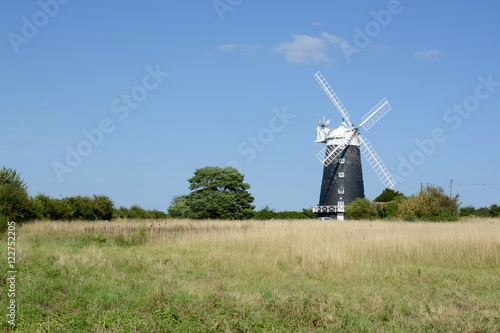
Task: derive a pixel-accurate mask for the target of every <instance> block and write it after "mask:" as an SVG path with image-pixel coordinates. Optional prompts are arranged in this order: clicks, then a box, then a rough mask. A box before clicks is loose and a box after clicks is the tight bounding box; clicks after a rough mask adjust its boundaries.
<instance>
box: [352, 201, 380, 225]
mask: <svg viewBox="0 0 500 333" xmlns="http://www.w3.org/2000/svg"><path fill="white" fill-rule="evenodd" d="M345 213H346V217H347V218H348V219H352V220H367V219H370V220H372V219H375V218H376V217H377V215H378V214H377V205H376V204H374V203H373V202H370V200H368V199H366V198H356V199H354V201H352V202H351V203H349V204H348V205H347V206H346V208H345Z"/></svg>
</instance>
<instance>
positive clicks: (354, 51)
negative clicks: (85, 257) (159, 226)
mask: <svg viewBox="0 0 500 333" xmlns="http://www.w3.org/2000/svg"><path fill="white" fill-rule="evenodd" d="M0 16H1V17H0V32H1V34H2V35H3V38H2V42H1V44H0V52H1V53H0V54H1V58H2V59H3V64H4V66H2V68H1V76H0V77H1V79H0V88H1V91H2V94H0V105H1V110H2V117H1V123H0V142H1V145H0V164H1V165H5V166H7V167H10V168H15V169H17V170H18V171H20V172H21V174H22V176H23V177H24V179H25V181H26V182H27V184H28V190H29V193H30V195H36V194H37V193H45V194H48V195H50V196H53V197H66V196H73V195H93V194H104V195H108V196H109V197H111V198H112V199H113V200H114V202H115V204H116V205H117V206H120V205H124V206H130V205H132V204H139V205H141V206H142V207H144V208H148V209H153V208H155V209H160V210H165V209H166V208H167V207H168V205H169V204H170V201H171V199H172V197H173V196H175V195H180V194H187V193H188V182H187V179H188V178H189V177H191V176H192V174H193V172H194V170H196V169H197V168H200V167H203V166H207V165H217V166H221V167H222V166H226V165H233V166H237V167H238V168H239V169H240V171H241V172H242V173H243V174H244V175H245V180H246V181H247V182H249V183H250V185H251V189H250V192H251V193H252V194H253V195H254V197H255V202H254V204H255V205H256V206H257V208H258V209H259V208H261V207H263V206H265V205H268V206H269V207H271V208H274V209H277V210H300V209H302V208H307V207H311V206H313V205H316V204H317V202H318V198H319V190H320V182H321V176H322V164H321V163H320V162H319V161H318V160H317V158H316V156H315V155H316V153H317V152H318V151H320V150H321V149H322V148H323V147H322V145H320V144H315V143H314V140H315V138H316V133H315V126H316V121H317V119H318V118H320V117H322V116H323V115H325V116H326V117H328V118H330V119H331V120H332V124H335V125H337V124H340V122H341V118H340V116H339V114H338V112H337V111H336V110H335V108H334V106H333V105H332V104H331V102H330V101H329V99H328V98H327V96H326V95H325V93H324V92H323V91H322V89H321V87H320V86H319V85H318V83H317V82H316V80H315V79H314V77H313V75H314V73H315V72H316V71H321V72H322V74H323V75H324V76H325V77H326V79H327V80H328V81H329V83H330V84H331V86H332V87H333V89H334V90H335V91H336V93H337V95H338V96H339V97H340V99H341V100H342V102H343V104H344V106H345V107H346V109H347V110H348V112H349V113H350V115H351V122H353V123H355V124H356V123H359V122H360V119H361V117H362V116H363V115H364V114H365V113H366V112H368V111H369V110H370V109H371V108H372V107H373V106H374V105H375V104H376V103H378V102H379V101H380V100H381V99H382V98H383V97H386V98H387V99H388V100H389V103H390V104H391V107H392V110H391V112H389V113H388V114H387V115H386V116H385V117H384V118H383V119H381V120H380V121H379V122H378V123H377V124H376V125H375V126H374V127H373V128H372V129H370V131H369V132H368V133H366V134H365V135H364V136H365V137H366V138H368V139H369V140H370V142H371V143H372V144H373V146H374V148H375V150H376V151H377V153H378V154H379V155H380V157H381V158H382V160H383V162H384V163H385V165H386V167H387V168H388V169H389V170H390V171H391V173H392V174H393V176H394V177H395V178H396V180H397V184H396V186H395V188H394V189H396V190H399V191H401V192H403V193H405V194H406V195H411V194H414V193H416V192H417V191H418V189H419V187H420V184H421V183H424V184H426V183H432V184H435V185H438V186H442V187H443V188H445V189H446V191H448V190H449V188H448V186H449V183H450V179H453V180H454V181H453V192H454V193H459V194H460V197H461V201H462V203H463V205H469V204H471V205H474V206H476V207H479V206H489V205H491V204H492V203H500V195H499V194H500V174H499V169H500V154H499V153H498V144H499V143H500V131H499V130H498V125H499V123H500V66H499V59H500V33H499V32H500V20H499V19H498V18H499V17H500V3H498V2H496V1H482V2H477V1H460V2H456V1H453V2H452V1H440V2H436V1H430V0H422V1H410V0H401V1H396V0H390V1H363V2H361V3H360V2H356V3H354V2H351V1H331V0H315V1H264V0H254V1H247V0H218V1H208V0H207V1H192V0H190V1H127V2H124V1H106V2H102V1H76V0H73V1H68V0H64V1H63V0H59V1H56V0H40V1H38V2H37V1H22V2H21V1H13V0H9V1H6V2H5V3H4V8H3V10H2V11H1V13H0ZM363 162H365V160H363ZM363 170H364V180H365V194H366V196H367V197H368V198H370V199H373V198H374V197H375V196H377V195H378V194H380V192H381V191H382V190H383V185H382V183H381V182H380V181H379V179H378V178H377V176H376V175H375V173H374V172H373V171H372V170H371V168H370V166H369V165H368V164H367V163H365V164H364V165H363Z"/></svg>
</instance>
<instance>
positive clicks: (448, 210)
mask: <svg viewBox="0 0 500 333" xmlns="http://www.w3.org/2000/svg"><path fill="white" fill-rule="evenodd" d="M398 214H399V216H400V217H401V218H402V219H404V220H406V221H415V220H422V221H456V220H458V195H457V196H455V197H454V198H451V199H450V198H449V197H448V196H447V195H445V194H444V190H443V189H442V188H441V187H436V186H434V185H430V184H428V185H427V186H426V188H425V189H423V190H422V191H420V193H419V194H418V195H416V196H412V197H409V198H407V199H405V200H403V201H401V203H400V204H399V205H398Z"/></svg>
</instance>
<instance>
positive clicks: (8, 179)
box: [0, 166, 32, 230]
mask: <svg viewBox="0 0 500 333" xmlns="http://www.w3.org/2000/svg"><path fill="white" fill-rule="evenodd" d="M31 215H32V207H31V201H30V199H29V196H28V191H27V186H26V183H25V182H24V180H23V179H22V178H21V175H20V174H19V173H18V172H17V171H16V170H14V169H7V168H6V167H5V166H3V167H2V169H1V170H0V229H1V230H3V229H5V227H6V226H7V222H9V221H16V222H23V221H27V220H29V219H31V218H32V216H31Z"/></svg>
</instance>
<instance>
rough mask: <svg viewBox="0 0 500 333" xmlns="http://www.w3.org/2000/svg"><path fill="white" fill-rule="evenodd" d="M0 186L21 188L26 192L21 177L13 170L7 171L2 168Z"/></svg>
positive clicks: (25, 186)
mask: <svg viewBox="0 0 500 333" xmlns="http://www.w3.org/2000/svg"><path fill="white" fill-rule="evenodd" d="M0 185H12V186H14V187H16V188H21V189H23V190H25V191H28V186H27V185H26V183H25V182H24V180H23V179H22V178H21V175H20V174H19V173H18V172H17V171H16V170H14V169H10V168H9V169H8V168H6V167H5V166H2V169H1V170H0Z"/></svg>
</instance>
